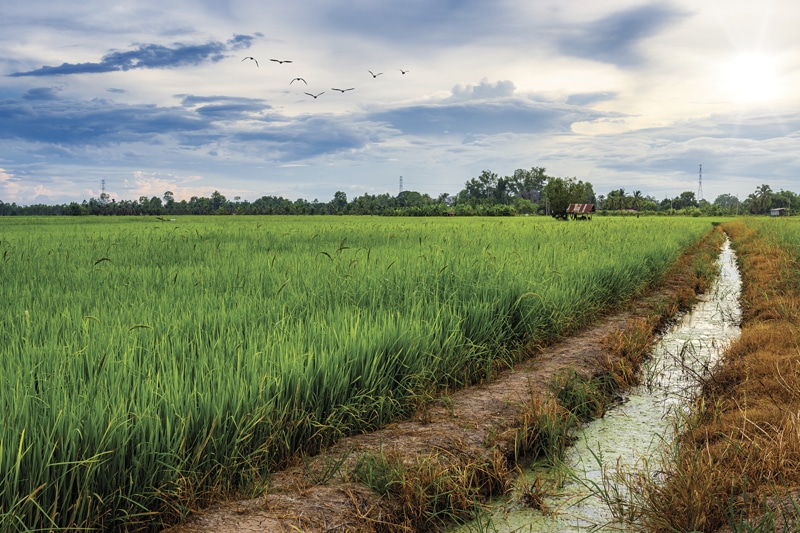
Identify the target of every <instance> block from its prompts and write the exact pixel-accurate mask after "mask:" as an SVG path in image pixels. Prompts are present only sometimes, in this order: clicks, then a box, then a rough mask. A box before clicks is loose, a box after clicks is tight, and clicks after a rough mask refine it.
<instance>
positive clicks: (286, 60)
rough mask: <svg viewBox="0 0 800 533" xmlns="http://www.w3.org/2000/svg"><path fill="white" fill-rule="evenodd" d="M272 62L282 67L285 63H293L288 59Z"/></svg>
mask: <svg viewBox="0 0 800 533" xmlns="http://www.w3.org/2000/svg"><path fill="white" fill-rule="evenodd" d="M270 61H274V62H276V63H280V64H281V65H283V64H284V63H291V61H289V60H288V59H270Z"/></svg>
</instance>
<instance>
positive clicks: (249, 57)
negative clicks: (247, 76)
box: [242, 56, 258, 66]
mask: <svg viewBox="0 0 800 533" xmlns="http://www.w3.org/2000/svg"><path fill="white" fill-rule="evenodd" d="M244 59H252V60H253V61H255V63H256V66H258V61H257V60H256V58H255V57H252V56H247V57H245V58H244ZM244 59H242V61H244Z"/></svg>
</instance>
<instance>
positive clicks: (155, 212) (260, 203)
mask: <svg viewBox="0 0 800 533" xmlns="http://www.w3.org/2000/svg"><path fill="white" fill-rule="evenodd" d="M570 203H591V204H593V205H594V211H595V212H596V213H598V214H607V215H629V214H636V215H638V214H640V213H644V214H647V213H650V214H684V215H691V216H701V215H712V216H716V215H739V214H769V213H770V212H771V210H774V209H782V210H783V211H784V212H782V213H781V214H794V213H795V212H797V210H799V209H800V196H799V195H798V194H796V193H794V192H791V191H784V190H780V191H778V192H775V191H773V190H772V188H771V187H770V186H769V185H761V186H759V187H757V188H756V190H755V191H754V192H753V193H752V194H750V195H748V196H747V197H746V198H743V199H741V200H740V199H739V198H738V197H736V196H733V195H731V194H721V195H719V196H718V197H717V198H716V199H715V200H714V202H708V201H707V200H704V199H697V198H696V197H695V193H694V192H692V191H684V192H682V193H681V194H680V195H678V196H676V197H674V198H669V197H666V198H664V199H662V200H658V199H656V198H654V197H652V196H645V195H643V194H642V192H641V191H638V190H637V191H632V192H631V193H628V192H626V191H625V189H622V188H620V189H614V190H611V191H609V192H608V194H605V195H604V194H599V195H597V194H595V192H594V189H593V187H592V184H591V183H589V182H582V181H579V180H576V179H575V178H558V177H552V176H548V175H547V174H546V173H545V169H544V168H540V167H533V168H531V169H530V170H525V169H517V170H515V171H514V173H513V174H512V175H511V176H505V177H500V176H498V175H497V174H495V173H494V172H491V171H489V170H484V171H483V172H481V174H480V175H479V176H478V177H477V178H472V179H470V180H468V181H467V182H466V183H465V184H464V189H462V190H461V191H460V192H459V193H458V194H455V195H450V194H448V193H442V194H440V195H439V196H438V197H436V198H433V197H431V196H430V195H428V194H424V193H419V192H416V191H402V192H400V193H399V194H397V195H396V196H392V195H390V194H389V193H383V194H377V195H374V194H367V193H365V194H363V195H361V196H357V197H355V198H353V199H352V200H348V198H347V195H346V194H345V193H344V192H342V191H337V192H336V193H335V194H334V196H333V198H332V199H331V200H330V201H328V202H320V201H318V200H316V199H315V200H313V201H310V202H309V201H308V200H304V199H302V198H301V199H298V200H289V199H287V198H283V197H281V196H262V197H261V198H258V199H257V200H254V201H248V200H243V199H241V198H240V197H238V196H236V197H234V198H233V199H232V200H229V199H228V198H226V197H225V196H224V195H223V194H222V193H220V192H219V191H214V193H213V194H212V195H211V196H210V197H203V196H193V197H191V198H190V199H189V200H185V199H184V200H180V201H178V200H175V197H174V194H173V193H172V191H166V192H165V193H164V194H163V195H162V196H161V197H158V196H152V197H147V196H141V197H139V199H138V200H116V199H112V198H110V197H109V196H108V195H107V194H105V193H104V194H101V195H100V198H90V199H89V200H84V201H83V202H81V203H78V202H70V203H69V204H56V205H48V204H33V205H22V206H21V205H17V204H16V203H5V202H3V201H2V200H0V216H26V215H27V216H48V215H61V216H84V215H95V216H98V215H99V216H132V215H150V216H177V215H383V216H514V215H552V216H556V217H559V216H560V215H563V214H565V212H566V208H567V206H568V205H569V204H570Z"/></svg>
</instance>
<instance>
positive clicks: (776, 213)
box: [769, 207, 786, 217]
mask: <svg viewBox="0 0 800 533" xmlns="http://www.w3.org/2000/svg"><path fill="white" fill-rule="evenodd" d="M769 216H771V217H785V216H786V209H784V208H783V207H777V208H775V209H770V210H769Z"/></svg>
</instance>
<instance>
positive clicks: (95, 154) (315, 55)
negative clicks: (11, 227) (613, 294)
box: [0, 0, 800, 205]
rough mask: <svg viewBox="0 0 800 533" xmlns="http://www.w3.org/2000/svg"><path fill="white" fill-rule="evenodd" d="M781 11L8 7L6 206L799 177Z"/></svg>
mask: <svg viewBox="0 0 800 533" xmlns="http://www.w3.org/2000/svg"><path fill="white" fill-rule="evenodd" d="M798 23H800V2H797V1H796V0H761V1H758V2H756V1H753V0H702V1H697V0H672V1H638V0H604V1H603V2H598V1H596V0H571V1H569V2H565V1H563V0H491V1H489V0H403V1H394V0H293V1H291V2H288V1H285V0H280V1H278V0H265V1H262V2H253V1H227V2H225V1H213V0H200V1H191V2H190V1H188V0H172V1H170V2H163V1H158V2H156V1H153V0H137V1H136V2H133V1H114V0H82V1H81V2H74V1H72V0H50V1H40V0H30V1H28V2H3V3H2V5H0V201H3V202H6V203H11V202H15V203H17V204H19V205H32V204H38V203H45V204H60V203H69V202H72V201H77V202H81V201H83V200H87V199H89V198H99V197H100V194H101V192H102V191H103V190H104V191H105V192H106V194H108V195H109V196H110V197H111V198H113V199H116V200H123V199H126V200H135V199H138V198H139V197H141V196H147V197H152V196H158V197H162V196H163V194H164V193H165V192H166V191H171V192H172V193H173V194H174V197H175V199H177V200H182V199H189V198H190V197H192V196H211V194H212V193H213V192H214V191H219V192H220V193H222V194H223V195H225V196H226V197H227V198H228V199H236V198H239V199H242V200H250V201H253V200H256V199H258V198H260V197H262V196H282V197H284V198H289V199H291V200H296V199H299V198H303V199H306V200H308V201H312V200H315V199H317V200H319V201H321V202H327V201H330V200H331V199H332V198H333V195H334V194H335V193H336V192H337V191H342V192H344V193H345V194H346V195H347V197H348V199H353V198H355V197H357V196H361V195H363V194H383V193H389V194H391V195H392V196H394V195H396V194H398V193H399V192H400V188H401V186H402V189H403V190H410V191H418V192H421V193H426V194H429V195H431V196H432V197H434V198H436V197H438V196H439V195H441V194H443V193H447V194H453V195H454V194H457V193H458V192H459V191H460V190H461V189H463V188H464V184H465V182H466V181H468V180H470V179H471V178H474V177H477V176H479V175H480V174H481V172H482V171H484V170H489V171H491V172H494V173H496V174H497V175H498V176H501V177H502V176H508V175H511V174H513V172H514V170H516V169H519V168H523V169H530V168H532V167H544V168H545V169H546V170H547V174H548V175H550V176H558V177H565V178H567V177H574V178H577V179H579V180H583V181H588V182H590V183H592V185H593V186H594V190H595V192H596V193H597V194H607V193H608V192H609V191H611V190H614V189H619V188H623V189H625V191H626V192H628V193H629V194H630V193H632V192H633V191H634V190H639V191H641V192H642V194H643V195H646V196H652V197H655V198H656V199H658V200H661V199H663V198H666V197H675V196H678V195H679V194H680V193H682V192H684V191H692V192H694V193H695V194H697V195H699V196H701V197H702V198H703V199H706V200H708V201H712V202H713V201H714V199H715V198H716V197H717V196H719V195H721V194H732V195H736V196H738V197H739V198H740V199H744V198H745V197H747V195H748V194H751V193H753V192H754V191H755V189H756V188H757V187H758V186H760V185H762V184H768V185H770V187H771V188H772V189H773V190H774V191H778V190H781V189H783V190H791V191H794V192H800V98H798V96H797V95H800V39H797V36H796V35H797V25H798ZM370 71H371V72H370ZM295 78H302V79H295ZM336 89H352V90H344V91H341V90H336ZM312 95H313V96H312ZM315 96H316V97H315ZM701 165H702V172H701ZM701 176H702V186H701V183H700V178H701Z"/></svg>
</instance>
